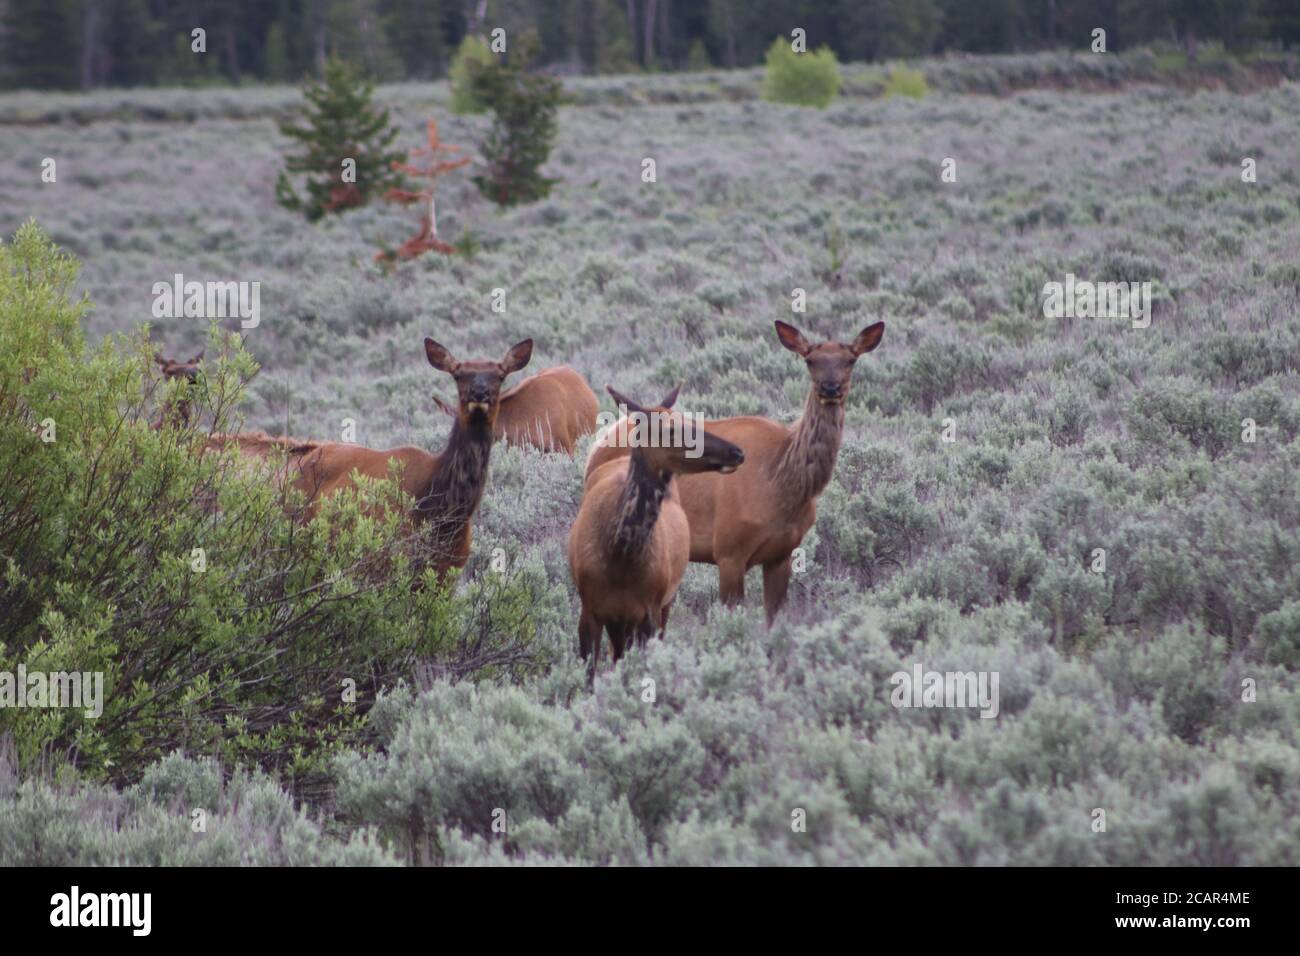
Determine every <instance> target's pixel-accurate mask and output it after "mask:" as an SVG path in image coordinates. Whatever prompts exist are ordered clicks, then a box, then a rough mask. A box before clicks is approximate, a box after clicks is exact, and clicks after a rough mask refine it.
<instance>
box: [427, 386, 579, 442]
mask: <svg viewBox="0 0 1300 956" xmlns="http://www.w3.org/2000/svg"><path fill="white" fill-rule="evenodd" d="M434 401H435V402H437V403H438V405H439V406H440V407H441V408H442V409H443V411H445V412H447V414H449V415H452V416H454V415H455V414H456V412H455V409H453V408H451V407H450V406H449V405H447V403H446V402H443V401H442V400H441V399H439V398H437V397H436V396H435V398H434ZM597 408H598V405H597V402H596V393H595V392H593V391H592V390H591V386H589V385H588V384H587V380H586V379H584V378H583V377H582V376H581V375H579V374H578V373H577V372H575V371H574V370H573V369H571V368H569V367H568V366H567V365H557V366H555V367H554V368H547V369H542V371H540V372H538V373H537V374H536V375H534V376H533V377H532V378H526V379H524V380H523V381H522V382H520V383H518V384H517V385H515V386H513V387H512V388H509V389H507V390H506V391H504V392H502V393H501V409H500V411H499V412H498V414H497V419H496V424H495V425H494V426H493V428H492V437H493V438H494V439H495V440H497V441H500V440H502V439H504V440H505V442H506V444H508V445H531V446H532V447H533V448H537V449H540V450H541V451H545V452H557V451H562V452H564V453H565V454H567V455H572V454H573V449H574V448H575V447H577V444H578V439H580V438H581V437H582V436H583V435H587V434H590V433H591V432H594V431H595V430H596V412H597Z"/></svg>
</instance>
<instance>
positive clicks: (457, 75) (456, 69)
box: [447, 34, 497, 115]
mask: <svg viewBox="0 0 1300 956" xmlns="http://www.w3.org/2000/svg"><path fill="white" fill-rule="evenodd" d="M496 59H497V57H496V54H495V53H493V52H492V50H491V48H490V47H489V46H488V45H487V44H486V43H484V42H483V40H482V39H481V38H480V37H476V36H473V35H472V34H466V36H465V39H463V40H461V41H460V46H458V47H457V48H456V54H455V55H454V56H453V57H452V58H451V68H450V69H449V70H448V73H447V76H448V78H449V80H450V81H451V109H452V112H453V113H459V114H462V115H464V114H466V113H486V112H487V111H488V104H487V103H486V102H485V101H484V100H483V99H482V97H480V96H479V93H478V91H477V90H476V89H475V80H476V77H477V76H478V73H479V71H480V70H482V69H485V68H487V67H490V66H492V64H494V63H495V62H496Z"/></svg>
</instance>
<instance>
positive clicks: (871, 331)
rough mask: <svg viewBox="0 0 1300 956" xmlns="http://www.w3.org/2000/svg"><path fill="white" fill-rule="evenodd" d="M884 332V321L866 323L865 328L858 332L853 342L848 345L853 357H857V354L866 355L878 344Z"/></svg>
mask: <svg viewBox="0 0 1300 956" xmlns="http://www.w3.org/2000/svg"><path fill="white" fill-rule="evenodd" d="M884 334H885V323H884V322H877V323H876V324H875V325H868V326H867V327H866V328H865V329H863V330H862V331H861V332H859V333H858V337H857V338H856V339H854V340H853V344H852V345H850V346H849V349H850V350H851V351H852V352H853V356H854V358H857V356H859V355H866V354H867V353H868V352H870V351H871V350H872V349H874V348H875V347H876V346H877V345H879V344H880V339H881V338H882V337H883V336H884Z"/></svg>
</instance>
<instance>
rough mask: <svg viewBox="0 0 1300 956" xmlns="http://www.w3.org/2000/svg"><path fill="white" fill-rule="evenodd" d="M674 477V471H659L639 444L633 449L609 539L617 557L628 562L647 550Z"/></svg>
mask: <svg viewBox="0 0 1300 956" xmlns="http://www.w3.org/2000/svg"><path fill="white" fill-rule="evenodd" d="M672 479H673V476H672V473H671V472H659V473H656V472H655V470H654V469H653V468H651V467H650V464H649V462H648V461H646V457H645V453H644V452H642V451H641V449H640V448H633V449H632V454H631V456H630V460H629V463H628V469H627V481H626V482H625V483H624V485H623V490H622V492H621V493H620V494H619V499H618V519H617V521H616V522H615V524H614V528H613V530H612V532H611V534H610V540H609V554H610V556H611V557H612V558H613V559H614V560H616V561H620V562H623V563H629V562H631V561H633V560H635V559H636V558H637V557H638V556H640V555H641V554H643V553H644V552H645V549H646V545H647V544H648V543H649V542H650V535H651V534H652V533H653V532H654V527H655V522H656V521H658V520H659V511H660V509H661V508H662V507H663V502H664V497H665V496H666V495H667V494H668V485H669V483H670V482H671V481H672Z"/></svg>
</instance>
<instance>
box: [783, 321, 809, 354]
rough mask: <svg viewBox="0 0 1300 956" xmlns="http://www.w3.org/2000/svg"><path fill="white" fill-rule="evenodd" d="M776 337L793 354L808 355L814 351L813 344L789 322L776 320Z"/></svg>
mask: <svg viewBox="0 0 1300 956" xmlns="http://www.w3.org/2000/svg"><path fill="white" fill-rule="evenodd" d="M776 337H777V338H778V339H780V340H781V344H782V345H784V346H785V347H786V348H788V349H789V350H790V351H791V352H798V353H799V354H800V355H807V354H808V353H809V352H811V351H812V343H810V342H809V341H808V340H807V339H806V338H804V337H803V333H802V332H800V331H799V330H798V329H796V328H795V327H794V326H793V325H791V324H790V323H788V322H782V321H781V320H780V319H777V320H776Z"/></svg>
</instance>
